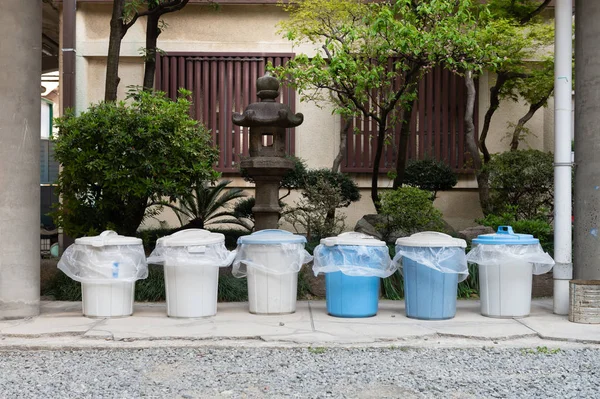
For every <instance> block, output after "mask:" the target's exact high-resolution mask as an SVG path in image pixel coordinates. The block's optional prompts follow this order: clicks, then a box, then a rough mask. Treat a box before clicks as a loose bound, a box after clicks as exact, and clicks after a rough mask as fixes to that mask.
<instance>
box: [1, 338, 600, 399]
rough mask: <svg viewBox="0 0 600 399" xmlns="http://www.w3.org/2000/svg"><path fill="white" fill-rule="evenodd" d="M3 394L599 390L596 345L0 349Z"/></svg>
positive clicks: (581, 394)
mask: <svg viewBox="0 0 600 399" xmlns="http://www.w3.org/2000/svg"><path fill="white" fill-rule="evenodd" d="M0 397H1V398H19V399H21V398H186V399H189V398H266V397H268V398H330V397H331V398H440V397H443V398H597V397H600V350H598V349H563V350H557V351H555V350H551V349H547V348H545V347H538V348H536V349H511V348H489V347H488V348H485V347H484V348H473V349H420V348H405V347H389V348H367V349H364V348H320V347H319V348H214V347H200V348H153V349H106V350H74V351H62V350H56V351H33V350H32V351H0Z"/></svg>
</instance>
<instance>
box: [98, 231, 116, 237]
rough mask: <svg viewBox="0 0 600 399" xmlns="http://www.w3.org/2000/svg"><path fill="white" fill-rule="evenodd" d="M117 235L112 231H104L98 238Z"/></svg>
mask: <svg viewBox="0 0 600 399" xmlns="http://www.w3.org/2000/svg"><path fill="white" fill-rule="evenodd" d="M116 235H118V234H117V232H116V231H113V230H105V231H103V232H102V233H100V237H106V236H116Z"/></svg>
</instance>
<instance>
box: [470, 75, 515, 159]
mask: <svg viewBox="0 0 600 399" xmlns="http://www.w3.org/2000/svg"><path fill="white" fill-rule="evenodd" d="M507 79H508V75H507V74H506V73H504V72H500V73H498V76H497V78H496V84H495V85H494V86H493V87H492V88H491V89H490V107H489V108H488V110H487V112H486V113H485V117H484V119H483V127H482V129H481V135H480V136H479V148H480V149H481V153H482V154H483V161H484V163H488V162H489V161H490V159H491V156H490V152H489V151H488V149H487V146H486V144H485V140H486V138H487V135H488V132H489V130H490V124H491V122H492V116H493V115H494V113H495V112H496V110H497V109H498V107H499V106H500V89H501V88H502V86H504V83H506V80H507ZM471 80H472V78H471ZM473 87H475V86H473Z"/></svg>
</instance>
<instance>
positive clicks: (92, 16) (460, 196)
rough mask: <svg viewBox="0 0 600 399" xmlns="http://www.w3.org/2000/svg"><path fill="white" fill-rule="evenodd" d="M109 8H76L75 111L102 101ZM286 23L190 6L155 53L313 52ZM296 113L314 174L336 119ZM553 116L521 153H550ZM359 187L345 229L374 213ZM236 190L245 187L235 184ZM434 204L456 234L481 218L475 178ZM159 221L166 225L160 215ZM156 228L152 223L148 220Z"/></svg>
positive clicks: (127, 51) (329, 155) (335, 133)
mask: <svg viewBox="0 0 600 399" xmlns="http://www.w3.org/2000/svg"><path fill="white" fill-rule="evenodd" d="M111 7H112V6H111V4H96V3H79V4H78V11H77V101H76V104H77V105H76V106H77V109H78V110H83V109H85V108H86V107H87V106H88V104H90V103H93V102H97V101H100V100H101V99H102V98H103V96H104V81H105V73H106V66H105V58H106V54H107V51H108V40H107V38H108V34H109V22H110V15H111ZM285 17H286V14H285V12H284V11H283V10H282V9H281V8H279V7H278V6H275V5H246V6H240V5H235V6H234V5H222V6H220V7H219V9H217V10H215V9H214V8H212V7H209V6H201V5H197V4H189V5H188V6H186V7H185V8H184V9H183V10H182V11H179V12H177V13H174V14H168V15H166V16H165V18H164V20H165V22H167V24H168V28H167V29H166V30H165V32H164V33H162V34H161V35H160V37H159V44H158V46H159V48H160V49H162V50H164V51H166V52H169V51H190V52H192V51H194V52H223V53H230V52H269V53H273V52H281V53H290V52H295V53H301V52H306V53H309V54H310V53H312V52H313V49H312V46H306V47H304V48H292V45H291V44H290V42H288V41H287V40H286V39H284V38H282V36H281V35H280V34H279V33H278V32H277V30H278V28H277V23H278V22H279V21H281V20H282V19H284V18H285ZM144 31H145V20H144V19H140V21H138V22H137V23H136V24H135V25H134V26H133V27H132V28H131V29H130V30H129V32H128V33H127V35H126V36H125V38H124V40H123V42H122V48H121V57H122V58H121V65H120V69H119V76H120V77H121V83H120V85H119V92H118V95H119V98H124V97H125V93H126V91H127V86H129V85H140V84H141V82H142V76H143V64H142V60H141V57H140V56H139V49H140V48H142V47H144V41H145V38H144ZM494 79H495V78H494V76H489V75H488V74H484V76H482V77H481V78H480V80H479V103H478V107H479V112H480V116H479V125H480V127H481V125H482V124H483V114H484V112H485V110H487V107H488V105H489V98H488V97H489V88H490V87H491V86H492V85H493V84H494ZM527 108H528V106H527V104H525V103H522V102H517V103H512V102H505V103H502V104H501V106H500V108H499V109H498V110H497V111H496V113H495V115H494V118H493V119H492V124H491V128H490V132H489V134H488V140H487V145H488V148H489V150H490V151H491V152H492V153H495V152H501V151H506V150H507V149H508V148H509V145H510V137H509V136H508V135H509V134H511V133H512V129H511V128H510V127H509V126H508V123H509V122H513V123H516V122H517V121H518V119H519V118H520V117H521V116H523V115H524V114H525V113H526V112H527ZM296 110H297V112H302V113H303V114H304V115H305V121H304V123H303V124H302V125H301V126H300V127H298V128H297V129H296V155H298V156H299V157H301V158H303V159H304V160H306V163H307V165H308V166H309V167H311V168H318V167H331V164H332V162H333V159H334V158H335V155H336V154H337V151H338V146H339V128H340V126H339V117H336V116H334V115H332V112H331V109H329V108H327V107H325V108H319V107H317V106H315V105H314V104H309V103H305V102H300V99H299V98H298V99H297V106H296ZM552 118H553V116H552V115H551V111H549V110H548V109H544V110H540V111H538V113H537V114H536V115H535V116H534V118H533V119H532V120H531V121H530V122H529V123H528V124H527V126H528V128H529V129H530V130H531V132H532V134H531V135H530V136H529V137H528V138H527V139H526V141H525V142H524V143H522V144H521V148H538V149H544V150H550V149H552V145H553V134H551V133H552V127H553V119H552ZM356 180H357V182H358V184H359V186H360V187H361V188H362V190H361V191H362V199H361V201H360V202H358V203H356V204H353V205H352V206H351V207H350V208H348V209H346V210H343V212H345V213H346V214H347V225H348V227H349V228H352V227H353V226H354V225H355V223H356V221H357V220H358V219H359V218H360V217H362V215H364V214H367V213H373V212H374V207H373V204H372V202H371V199H370V193H369V187H370V179H369V178H368V177H366V176H358V177H357V178H356ZM235 184H236V185H239V186H245V185H247V184H246V183H245V182H243V180H241V179H235ZM390 186H391V184H390V182H389V181H388V180H387V179H386V178H385V177H382V178H381V187H390ZM435 205H436V206H437V207H438V208H439V209H440V210H442V212H443V213H444V216H445V218H446V220H447V221H448V222H449V223H450V224H451V225H452V226H453V227H455V228H458V229H460V228H464V227H467V226H469V225H473V224H474V220H475V219H476V218H478V217H481V210H480V208H479V203H478V199H477V190H476V183H475V180H474V178H473V177H471V178H468V177H465V176H462V177H461V179H460V182H459V184H458V185H457V187H456V188H455V189H454V190H453V191H451V192H445V193H439V197H438V199H437V200H436V202H435ZM159 219H163V217H162V215H161V216H160V217H159ZM163 220H165V221H166V222H167V223H169V224H171V225H177V223H176V219H175V217H174V215H172V214H169V212H167V213H166V214H165V216H164V219H163ZM147 224H148V225H156V224H158V222H156V221H152V220H150V221H148V222H147Z"/></svg>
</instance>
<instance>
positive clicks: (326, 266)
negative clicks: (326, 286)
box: [313, 244, 396, 278]
mask: <svg viewBox="0 0 600 399" xmlns="http://www.w3.org/2000/svg"><path fill="white" fill-rule="evenodd" d="M314 257H315V261H314V263H313V272H314V274H315V276H316V275H318V274H319V273H332V272H338V271H339V272H342V273H344V274H346V275H348V276H362V277H383V278H385V277H389V276H391V275H392V274H394V272H395V271H396V265H395V264H393V263H392V262H391V259H390V254H389V250H388V247H387V246H384V247H380V246H366V245H334V246H327V245H322V244H321V245H318V246H317V247H316V248H315V251H314Z"/></svg>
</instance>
